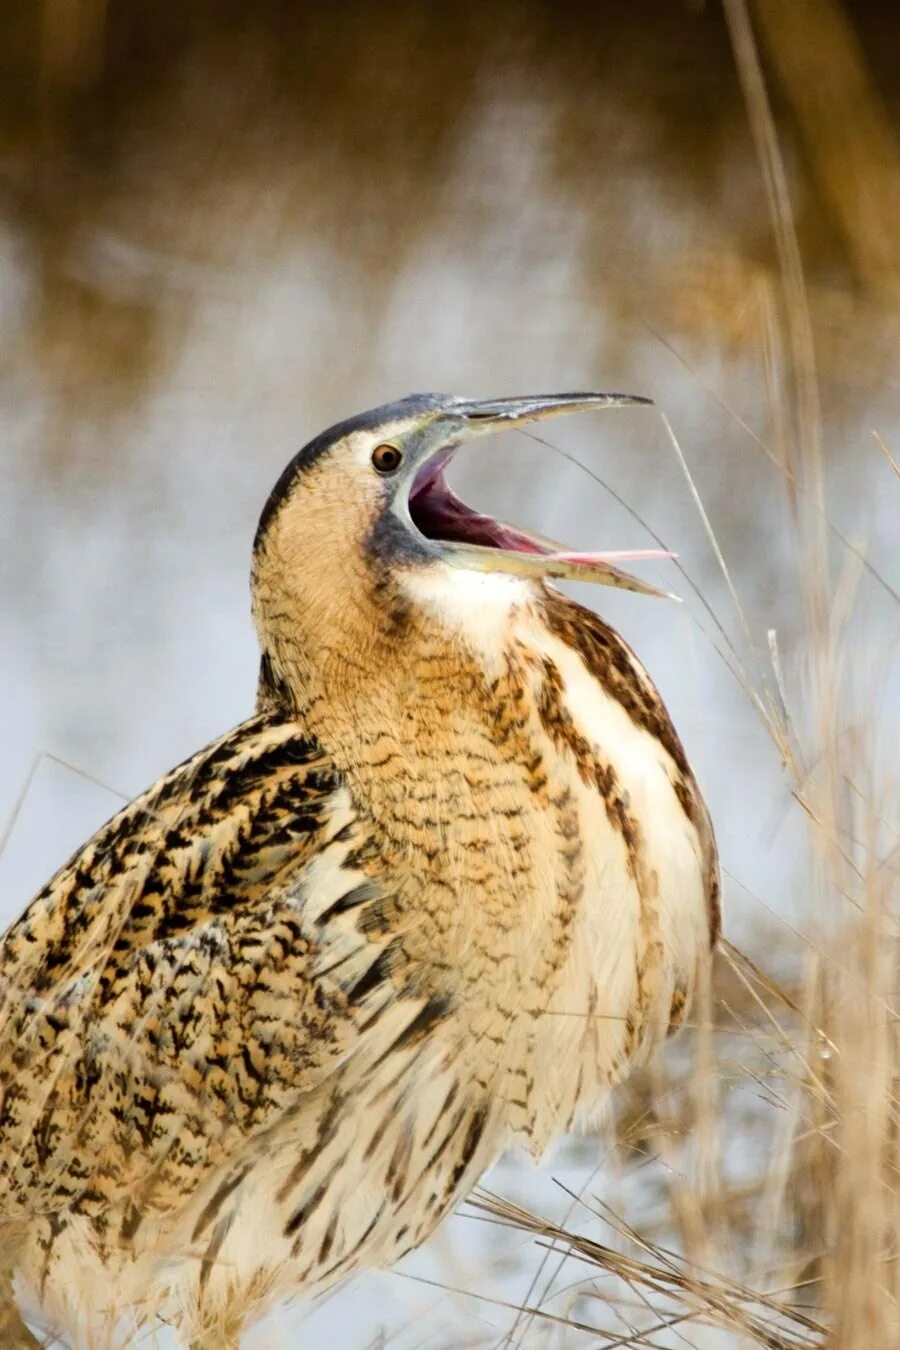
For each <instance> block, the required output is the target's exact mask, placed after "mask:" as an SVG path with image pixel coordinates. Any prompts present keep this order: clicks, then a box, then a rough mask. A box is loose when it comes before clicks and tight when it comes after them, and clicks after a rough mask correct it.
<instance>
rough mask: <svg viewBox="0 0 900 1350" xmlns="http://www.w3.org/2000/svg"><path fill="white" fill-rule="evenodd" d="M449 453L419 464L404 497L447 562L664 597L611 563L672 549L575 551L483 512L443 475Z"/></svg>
mask: <svg viewBox="0 0 900 1350" xmlns="http://www.w3.org/2000/svg"><path fill="white" fill-rule="evenodd" d="M453 453H454V451H453V450H442V451H440V452H439V453H438V454H436V455H435V456H433V458H432V459H430V460H428V461H427V462H426V463H425V464H423V465H422V467H421V468H420V469H419V471H418V473H417V474H416V476H415V478H414V479H413V482H412V485H411V487H410V491H409V498H408V508H409V515H410V519H411V520H412V523H413V525H414V526H415V528H416V529H417V530H418V531H419V533H420V534H421V535H423V536H424V537H425V538H426V539H429V540H431V541H432V542H435V543H440V544H443V545H445V550H444V552H445V557H446V559H447V561H449V562H456V563H457V564H458V565H459V566H461V567H471V568H475V569H476V570H478V571H499V572H509V573H512V574H513V575H516V576H526V577H535V578H540V577H557V578H566V579H569V580H574V581H594V582H600V583H602V584H604V585H607V586H618V587H620V588H622V589H625V590H631V591H638V592H640V593H641V594H644V595H657V596H667V594H668V593H667V592H665V591H660V590H658V589H657V588H656V587H655V586H651V585H650V584H649V583H647V582H645V581H642V580H640V579H639V578H637V577H632V576H630V575H629V574H628V573H627V572H622V571H620V570H619V569H618V567H616V566H615V564H616V563H619V562H627V561H635V560H646V559H659V558H672V557H674V556H675V555H674V554H672V553H668V552H665V551H664V550H662V549H628V550H622V551H615V552H602V553H581V552H576V551H572V550H569V549H567V548H565V546H563V545H560V544H556V543H555V542H554V541H553V540H550V539H545V538H543V537H542V536H541V535H538V534H531V533H528V532H527V531H525V530H522V529H519V528H517V527H516V526H513V525H508V524H507V523H506V522H505V521H501V520H495V519H494V518H493V516H486V515H483V514H482V513H481V512H480V511H475V510H473V508H472V507H471V506H467V505H466V503H465V502H464V501H461V500H460V498H459V497H457V496H456V493H455V492H454V491H453V489H452V488H451V487H450V485H449V484H448V482H447V480H446V478H445V476H444V471H445V469H446V467H447V465H448V464H449V462H450V460H451V459H452V457H453Z"/></svg>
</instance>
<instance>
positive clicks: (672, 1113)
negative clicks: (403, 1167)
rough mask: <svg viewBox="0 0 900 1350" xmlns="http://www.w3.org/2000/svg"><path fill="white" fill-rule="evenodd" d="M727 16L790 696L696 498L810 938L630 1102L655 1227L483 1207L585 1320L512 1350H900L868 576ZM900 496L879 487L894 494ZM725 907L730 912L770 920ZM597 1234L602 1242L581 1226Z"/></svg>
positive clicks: (531, 1308) (772, 649) (788, 241)
mask: <svg viewBox="0 0 900 1350" xmlns="http://www.w3.org/2000/svg"><path fill="white" fill-rule="evenodd" d="M725 9H726V14H727V17H728V20H729V27H730V31H731V36H732V41H733V45H734V50H735V56H736V59H737V64H738V69H739V72H740V76H741V80H742V84H743V87H744V92H745V97H746V100H747V105H748V110H749V114H750V121H751V125H752V128H753V134H754V137H755V141H756V146H757V152H758V155H759V158H760V163H761V166H762V169H763V173H764V176H765V179H766V183H767V187H768V192H769V200H770V206H771V212H772V222H773V230H774V233H775V236H776V241H777V247H778V254H779V258H780V265H781V283H780V287H779V289H778V292H777V294H773V295H772V297H771V302H770V304H769V305H768V306H767V313H768V316H769V317H768V324H767V328H766V331H765V333H764V334H763V346H764V348H765V352H766V362H765V364H766V374H767V389H766V393H767V396H768V404H769V414H770V418H769V420H770V426H771V429H772V435H771V439H770V440H768V441H766V442H763V441H761V440H760V439H759V438H756V439H757V445H758V448H760V449H762V451H763V452H764V453H765V454H766V455H767V456H768V457H769V458H771V459H773V460H774V461H775V462H776V464H777V465H778V467H779V469H780V471H781V478H782V482H783V485H784V488H785V493H786V497H787V501H788V506H789V509H790V513H791V519H792V522H793V531H794V537H795V543H796V550H795V556H796V570H795V574H794V576H793V578H792V579H791V585H792V588H793V590H794V596H795V599H796V602H797V607H798V609H799V610H800V611H801V612H802V613H803V615H804V639H803V649H804V652H805V662H804V666H803V669H802V670H801V671H799V672H798V674H797V677H796V678H795V680H794V681H793V682H788V681H786V678H785V674H784V672H783V671H782V669H781V662H780V658H779V652H778V644H777V638H776V636H775V634H774V633H770V635H769V651H768V653H767V656H766V660H765V661H763V660H762V659H757V658H756V655H755V653H754V652H753V647H754V642H753V636H752V632H751V627H750V625H749V624H748V622H747V621H746V619H745V617H744V615H743V612H742V611H741V608H740V601H739V599H738V596H737V592H736V590H735V589H734V587H733V586H732V584H731V580H730V577H728V574H727V567H726V563H725V559H724V558H723V556H722V554H721V552H720V550H719V546H718V543H717V542H716V540H715V536H714V534H713V533H712V529H711V527H710V526H709V522H708V521H707V519H706V516H705V513H703V508H702V504H701V503H700V499H699V495H698V496H697V498H696V500H697V505H698V507H699V509H700V510H701V513H702V514H703V520H704V525H706V526H707V527H708V528H709V537H710V543H711V545H712V547H713V549H714V551H715V554H716V556H717V558H718V560H719V562H720V564H721V566H722V568H723V570H724V571H725V575H726V580H727V583H728V587H729V590H730V593H731V596H732V600H733V601H734V603H735V605H736V607H737V609H738V615H739V619H740V624H741V627H742V629H743V633H744V638H745V642H746V644H747V648H748V653H749V654H748V657H747V660H746V662H744V661H742V660H741V658H740V657H739V656H738V655H737V653H736V652H735V651H734V649H733V648H731V650H730V651H729V652H723V653H722V654H723V655H724V656H725V657H726V659H728V660H729V663H730V664H731V665H732V668H733V669H736V671H737V674H738V676H739V678H740V679H741V681H742V683H743V685H744V688H745V691H746V693H747V696H748V698H750V699H751V701H752V703H753V706H754V707H755V709H756V710H757V712H758V714H759V716H760V717H761V718H762V719H763V721H764V723H765V725H766V728H767V730H768V732H769V733H770V735H771V737H772V739H773V741H774V743H775V745H776V747H777V749H778V752H779V755H780V758H781V762H782V765H783V770H784V773H785V775H786V778H787V780H788V782H789V785H790V791H791V794H792V796H793V798H794V800H795V801H796V802H797V803H798V804H799V806H800V808H801V809H802V811H803V813H804V815H805V817H806V821H807V825H808V829H807V846H808V859H807V864H806V877H807V889H806V895H805V917H804V921H803V923H802V931H801V929H800V928H796V927H792V926H790V925H788V924H786V923H785V922H784V921H782V920H779V919H778V918H777V917H776V916H774V915H773V913H772V911H771V910H768V909H767V907H766V911H765V913H763V914H762V915H761V919H762V920H763V921H764V922H763V928H765V927H766V925H768V927H769V936H770V941H769V942H768V943H766V942H765V940H763V941H762V942H761V946H763V948H764V949H765V948H767V949H768V950H769V951H770V952H771V953H772V954H773V957H774V958H775V959H772V961H771V965H772V971H771V972H768V971H764V970H762V969H760V967H759V966H758V965H757V964H755V963H754V962H753V961H751V960H750V959H749V957H747V956H745V955H743V954H742V953H741V952H740V951H738V950H737V949H736V948H735V947H733V946H732V945H731V944H730V943H729V942H728V941H724V942H723V943H722V946H721V950H720V953H719V954H718V956H717V959H716V962H715V963H714V968H713V973H712V980H711V981H710V984H709V987H708V988H707V990H706V991H705V995H704V996H703V997H701V1000H700V1006H699V1007H698V1008H697V1010H696V1017H695V1021H694V1023H693V1024H692V1027H691V1028H690V1030H689V1031H688V1032H687V1034H686V1037H685V1038H684V1042H683V1044H682V1046H681V1047H678V1048H676V1049H675V1050H674V1051H673V1053H672V1054H671V1055H670V1056H669V1057H668V1058H667V1060H666V1062H665V1063H663V1064H661V1065H660V1066H658V1067H657V1068H656V1069H654V1070H653V1071H652V1072H651V1073H648V1074H645V1075H643V1076H639V1077H637V1078H635V1079H633V1080H632V1082H631V1084H630V1086H629V1087H628V1088H627V1089H626V1091H625V1093H624V1094H623V1104H622V1107H621V1110H620V1112H619V1116H618V1121H617V1143H618V1148H619V1153H620V1157H621V1159H622V1161H623V1165H624V1166H626V1167H628V1166H629V1165H630V1164H633V1163H634V1161H635V1159H637V1160H639V1165H640V1169H641V1170H643V1171H644V1172H645V1173H646V1171H647V1169H648V1166H649V1167H650V1168H651V1169H652V1174H653V1176H654V1178H655V1181H654V1183H653V1184H654V1185H655V1201H656V1203H655V1205H654V1206H653V1207H652V1212H651V1214H650V1215H649V1216H648V1215H647V1213H646V1211H645V1212H644V1213H643V1214H642V1217H641V1219H640V1220H638V1221H635V1222H630V1221H629V1220H628V1219H627V1218H626V1217H624V1216H623V1215H622V1214H617V1213H614V1212H613V1211H612V1210H611V1209H610V1208H609V1207H608V1206H607V1205H606V1204H604V1202H603V1201H602V1200H601V1199H600V1198H599V1197H597V1196H591V1197H585V1196H584V1195H579V1196H575V1195H573V1196H572V1201H573V1203H572V1210H571V1220H570V1222H569V1223H567V1224H565V1225H563V1226H561V1225H557V1224H554V1223H551V1222H549V1221H547V1220H545V1219H542V1218H541V1217H539V1216H537V1215H535V1214H533V1213H530V1212H529V1211H528V1210H527V1209H524V1208H522V1207H521V1206H518V1205H514V1204H512V1203H510V1202H508V1201H506V1200H504V1199H502V1198H501V1197H499V1196H497V1195H494V1194H490V1193H487V1192H480V1193H479V1194H477V1195H476V1196H475V1197H473V1199H472V1200H471V1202H470V1205H471V1207H472V1209H473V1211H474V1212H476V1213H477V1214H479V1215H480V1216H482V1217H489V1218H490V1219H492V1220H493V1221H496V1222H499V1223H502V1224H503V1225H505V1226H507V1227H512V1228H514V1229H518V1230H520V1231H522V1232H526V1233H529V1234H531V1235H533V1236H534V1238H535V1239H536V1240H537V1241H538V1242H539V1243H541V1244H542V1245H544V1246H546V1247H547V1248H548V1249H549V1250H552V1251H554V1252H555V1253H557V1255H558V1258H561V1259H564V1260H566V1261H567V1262H568V1263H569V1264H571V1266H572V1269H573V1272H574V1273H573V1278H574V1279H576V1281H577V1283H576V1284H575V1286H574V1289H573V1291H571V1293H570V1300H569V1307H570V1309H577V1315H576V1312H575V1311H570V1312H569V1313H568V1314H563V1315H558V1314H556V1313H552V1314H550V1313H548V1310H547V1308H546V1307H545V1306H544V1305H543V1303H542V1301H541V1299H540V1298H538V1299H536V1300H535V1301H534V1302H533V1303H532V1304H528V1305H527V1306H525V1307H523V1309H522V1312H521V1316H520V1317H519V1318H518V1319H517V1322H516V1325H515V1327H514V1328H513V1330H512V1331H511V1333H510V1335H509V1336H508V1338H507V1341H506V1342H505V1343H507V1344H509V1345H515V1346H520V1345H524V1344H526V1343H527V1339H528V1338H527V1333H528V1330H529V1328H531V1327H533V1326H534V1325H535V1321H536V1319H547V1318H550V1319H551V1320H552V1321H553V1322H554V1323H555V1324H557V1325H558V1324H559V1323H560V1322H562V1323H563V1324H564V1325H565V1326H566V1327H567V1328H568V1329H569V1331H570V1332H571V1333H572V1334H573V1336H574V1337H575V1339H573V1344H579V1343H582V1342H583V1339H584V1338H583V1336H576V1335H575V1334H576V1333H582V1332H586V1331H589V1332H590V1333H591V1335H592V1336H593V1338H594V1342H593V1343H595V1344H598V1345H599V1344H603V1345H606V1346H626V1345H627V1346H662V1345H666V1346H668V1345H684V1346H692V1345H695V1344H698V1343H699V1344H704V1345H708V1344H713V1345H717V1346H718V1345H722V1344H727V1345H729V1346H731V1345H758V1346H766V1347H772V1348H775V1347H777V1348H778V1350H788V1348H790V1350H795V1348H796V1350H800V1347H809V1346H833V1347H846V1350H851V1347H852V1350H859V1348H860V1347H863V1346H865V1347H868V1346H872V1347H890V1346H897V1345H900V1260H898V1258H900V1119H898V1085H900V1021H898V1012H900V1007H898V986H900V981H898V974H900V923H898V909H897V900H898V894H897V892H898V885H897V882H898V876H900V866H898V859H900V846H898V841H900V832H898V830H897V826H896V824H895V823H892V822H896V820H897V814H896V807H897V801H896V781H895V780H894V781H892V779H891V774H892V773H893V772H894V770H893V765H892V764H885V763H884V762H883V755H882V745H881V739H880V738H881V732H882V728H881V727H880V725H879V704H880V701H881V700H880V697H879V684H878V672H877V671H873V670H871V669H869V668H867V665H866V660H867V657H866V651H867V649H866V647H865V644H864V643H863V642H861V639H860V634H859V631H858V630H857V629H856V628H855V626H854V607H855V602H856V599H857V594H858V588H859V586H860V584H861V577H863V571H864V570H865V569H868V571H869V575H868V576H865V577H864V578H863V580H864V581H865V582H867V583H869V584H871V583H872V580H873V577H872V574H871V566H870V564H869V563H868V560H866V559H865V558H864V556H861V554H860V551H859V550H858V549H857V548H856V547H855V546H854V545H852V544H850V541H847V540H844V541H843V543H844V544H845V545H846V547H845V548H843V549H842V550H841V552H840V554H839V555H838V556H837V557H833V556H832V554H831V551H830V549H829V534H830V533H832V532H833V529H834V527H833V526H832V524H831V522H830V521H829V519H828V515H827V510H826V506H825V502H826V496H827V494H826V474H825V457H824V455H823V449H822V441H823V437H822V429H821V423H820V414H819V396H818V387H817V380H816V364H815V342H814V334H813V325H812V321H811V318H810V312H809V307H808V305H807V300H806V294H805V285H804V278H803V269H802V266H801V262H800V253H799V248H798V244H797V238H796V233H795V231H794V227H793V221H792V217H791V209H790V197H789V193H788V189H787V179H786V174H785V170H784V166H783V164H782V161H781V156H780V153H779V147H778V143H777V140H776V137H775V131H774V123H773V120H772V116H771V111H770V108H769V103H768V98H767V94H766V89H765V85H764V82H763V78H762V72H761V69H760V65H759V61H758V57H757V53H756V48H755V45H754V38H753V34H752V30H751V27H750V24H749V21H748V15H747V12H746V9H745V5H744V0H726V4H725ZM672 440H673V446H674V448H675V450H676V452H677V454H678V456H679V459H680V460H681V463H682V465H683V467H684V469H685V472H686V473H688V470H687V465H686V464H685V462H684V457H683V455H682V453H681V450H680V448H679V447H678V445H677V442H676V441H675V439H674V435H673V436H672ZM876 440H877V442H878V444H879V446H880V447H881V448H882V449H884V447H883V442H882V441H881V440H880V438H878V437H877V436H876ZM885 454H886V460H887V465H888V466H890V467H893V468H894V470H895V472H896V466H895V465H894V463H893V460H892V459H891V457H890V455H889V453H887V452H886V451H885ZM691 487H692V489H693V484H692V483H691ZM895 490H896V484H895V482H894V481H893V480H892V479H891V475H890V473H888V474H887V475H886V478H885V491H895ZM874 581H875V583H876V584H878V583H883V579H882V578H880V577H879V576H878V575H877V574H875V575H874ZM887 589H888V591H889V588H887ZM891 595H892V599H893V602H894V603H896V595H895V594H894V593H891ZM894 613H895V614H896V610H895V611H894ZM720 632H721V629H720ZM729 645H730V644H729ZM733 880H734V879H732V882H733ZM730 890H731V895H732V903H733V904H734V902H737V903H739V904H742V905H746V904H750V905H754V904H756V903H761V902H758V901H757V899H756V897H752V896H749V895H746V894H744V895H742V894H740V892H739V891H738V890H737V888H736V887H735V885H734V884H732V885H731V887H730ZM726 920H727V911H726ZM776 971H777V974H776V973H775V972H776ZM748 1103H750V1105H749V1108H748ZM738 1155H740V1156H738ZM736 1162H737V1163H739V1164H740V1166H739V1167H736V1165H735V1164H736ZM627 1198H628V1188H627V1186H626V1199H627ZM626 1207H627V1206H626ZM579 1220H581V1224H579ZM597 1220H602V1221H603V1222H604V1224H605V1225H606V1227H607V1229H608V1232H609V1239H608V1242H605V1243H604V1242H599V1241H597V1240H595V1239H594V1238H593V1237H588V1236H586V1235H585V1234H584V1232H583V1231H582V1230H583V1228H584V1227H586V1226H587V1224H588V1223H590V1224H591V1225H592V1226H595V1224H596V1221H597ZM558 1272H559V1264H557V1274H558ZM598 1277H602V1282H601V1283H600V1284H598V1282H597V1281H598ZM551 1285H552V1281H551ZM551 1285H548V1286H547V1288H548V1290H549V1288H550V1287H551ZM598 1300H599V1301H600V1302H601V1303H602V1313H601V1312H598V1311H597V1305H598ZM585 1309H587V1312H585ZM702 1327H707V1328H713V1329H714V1330H713V1332H712V1333H704V1332H702V1331H701V1330H700V1328H702ZM708 1334H713V1336H714V1339H713V1340H712V1341H709V1340H708V1339H703V1337H704V1336H705V1335H708ZM698 1336H699V1337H700V1340H699V1341H698V1340H697V1339H695V1338H696V1337H698ZM566 1343H568V1342H566Z"/></svg>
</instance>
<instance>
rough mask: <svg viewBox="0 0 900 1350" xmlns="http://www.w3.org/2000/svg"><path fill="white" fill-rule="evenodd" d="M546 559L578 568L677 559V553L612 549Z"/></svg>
mask: <svg viewBox="0 0 900 1350" xmlns="http://www.w3.org/2000/svg"><path fill="white" fill-rule="evenodd" d="M544 556H545V557H548V558H556V560H557V561H558V562H565V563H572V564H573V566H576V567H577V566H578V564H579V563H619V562H634V561H635V560H636V559H642V558H677V557H678V554H677V553H669V552H667V550H666V549H663V548H625V549H614V550H613V551H612V552H609V553H547V554H545V555H544Z"/></svg>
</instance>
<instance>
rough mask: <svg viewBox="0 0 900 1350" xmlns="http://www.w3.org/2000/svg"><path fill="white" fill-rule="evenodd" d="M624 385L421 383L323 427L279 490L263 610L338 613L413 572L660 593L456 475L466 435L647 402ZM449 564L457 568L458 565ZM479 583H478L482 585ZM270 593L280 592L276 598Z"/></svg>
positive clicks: (257, 550)
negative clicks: (495, 395) (492, 389)
mask: <svg viewBox="0 0 900 1350" xmlns="http://www.w3.org/2000/svg"><path fill="white" fill-rule="evenodd" d="M647 402H649V400H647V399H642V398H637V397H632V396H630V395H622V394H539V395H535V396H533V397H530V398H502V399H490V400H485V401H476V400H471V399H464V398H454V397H451V396H449V395H443V394H413V395H411V396H410V397H409V398H405V399H401V400H400V401H399V402H397V403H389V404H386V405H385V406H384V407H381V408H376V409H374V410H373V411H372V412H366V413H362V414H360V415H359V416H358V417H353V418H350V419H349V420H348V421H346V422H341V423H339V424H338V425H337V426H335V427H332V428H331V429H330V430H328V431H325V432H323V433H322V434H321V435H320V436H318V437H316V439H315V440H314V441H311V442H310V444H309V445H307V446H306V447H305V448H304V449H303V450H301V451H300V452H299V454H297V455H296V456H295V458H294V459H293V460H292V461H291V463H290V464H289V465H288V466H287V468H286V469H285V471H284V473H283V474H282V475H281V478H280V479H279V481H278V483H277V484H276V486H275V488H274V490H273V491H272V494H271V495H270V497H269V500H268V501H267V503H266V505H265V508H264V510H263V513H262V517H261V519H260V522H259V529H258V531H257V535H256V542H255V545H254V599H255V608H256V612H257V620H258V622H260V623H261V625H262V627H265V626H266V612H267V611H273V610H281V609H283V602H284V601H285V600H288V601H289V602H293V603H292V604H291V605H290V607H291V608H293V607H294V604H296V605H298V606H300V607H301V608H305V612H307V613H312V612H314V611H315V612H318V614H319V616H320V618H321V616H322V615H323V613H324V612H325V611H324V609H323V605H327V610H328V612H329V613H330V614H331V615H333V616H334V619H333V620H332V621H333V622H338V621H339V619H338V615H339V613H340V611H341V609H342V608H343V609H344V610H347V611H351V610H353V609H355V608H357V607H358V601H359V598H360V596H362V594H363V593H364V592H366V590H367V589H368V590H369V591H371V588H372V586H373V584H374V586H375V588H376V590H380V591H381V593H384V591H385V589H389V588H390V587H391V585H392V583H394V582H397V583H398V585H402V581H403V578H404V577H409V575H410V573H413V574H418V575H421V574H422V571H423V570H428V571H429V572H431V573H432V574H434V573H435V572H436V571H437V572H439V571H440V570H441V569H451V570H453V571H458V570H459V569H462V570H464V571H466V572H468V573H470V574H471V573H485V572H493V573H498V572H499V573H506V574H508V575H510V576H514V577H519V578H527V579H529V580H531V581H533V582H535V583H540V582H541V581H542V580H543V579H545V578H552V577H566V578H571V579H574V580H580V581H594V582H600V583H603V584H606V585H612V586H620V587H625V588H627V589H629V590H635V591H642V592H646V593H650V594H658V593H659V592H656V591H655V590H654V588H653V587H651V586H648V585H646V584H645V583H644V582H642V581H639V580H637V579H636V578H634V577H631V576H628V575H627V574H626V573H624V572H621V571H619V570H618V568H617V567H616V566H615V565H614V563H615V562H617V561H621V560H622V559H623V558H626V557H642V556H644V557H645V556H655V555H653V554H650V553H647V552H640V553H629V554H621V553H619V554H609V553H606V554H604V553H575V552H570V551H568V550H566V549H565V548H563V547H561V546H559V545H557V544H554V543H553V542H552V541H550V540H548V539H545V538H543V537H542V536H540V535H536V534H531V533H528V532H526V531H525V530H522V529H519V528H518V527H515V526H512V525H508V524H505V523H504V522H502V521H499V520H494V519H493V518H492V517H491V516H487V515H483V514H481V513H480V512H478V511H475V510H473V509H472V508H471V507H469V506H467V505H466V504H465V503H464V502H462V501H460V500H459V498H458V497H457V496H455V494H454V493H453V492H452V490H451V489H450V487H449V486H448V484H447V481H446V478H445V471H446V468H447V465H448V464H449V462H450V459H451V458H452V456H453V454H454V453H455V451H456V450H457V449H458V448H459V446H461V445H463V444H465V443H466V442H469V441H474V440H481V439H482V438H484V437H485V436H487V435H489V434H490V433H492V432H497V431H504V430H507V429H508V428H514V427H519V426H522V425H523V424H525V423H529V422H535V421H538V420H539V419H542V418H545V417H551V416H554V415H555V414H558V413H564V412H584V411H590V410H594V409H600V408H613V407H622V406H625V405H630V404H645V403H647ZM444 575H449V574H448V573H447V572H446V571H445V572H444ZM476 590H477V588H476ZM267 596H268V598H269V600H270V602H274V603H268V604H267V603H266V601H267Z"/></svg>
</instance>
